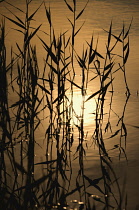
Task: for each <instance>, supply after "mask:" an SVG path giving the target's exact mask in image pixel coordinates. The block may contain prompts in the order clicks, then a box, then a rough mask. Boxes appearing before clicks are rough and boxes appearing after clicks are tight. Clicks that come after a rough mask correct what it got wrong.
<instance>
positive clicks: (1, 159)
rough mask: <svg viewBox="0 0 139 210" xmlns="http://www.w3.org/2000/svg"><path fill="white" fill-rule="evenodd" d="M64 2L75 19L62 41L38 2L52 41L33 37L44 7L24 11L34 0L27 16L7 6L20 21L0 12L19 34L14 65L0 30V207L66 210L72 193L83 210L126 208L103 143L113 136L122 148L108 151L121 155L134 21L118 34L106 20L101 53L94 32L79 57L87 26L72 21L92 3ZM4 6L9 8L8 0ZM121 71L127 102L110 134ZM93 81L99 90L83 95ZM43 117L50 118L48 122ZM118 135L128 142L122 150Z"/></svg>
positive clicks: (1, 27) (124, 132) (27, 0)
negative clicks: (94, 172)
mask: <svg viewBox="0 0 139 210" xmlns="http://www.w3.org/2000/svg"><path fill="white" fill-rule="evenodd" d="M64 2H65V3H66V5H67V7H68V9H69V10H70V12H71V13H72V14H73V20H70V19H68V20H69V22H70V24H71V29H72V30H71V35H69V37H67V36H66V33H67V32H64V33H62V34H60V35H59V36H57V35H56V34H55V30H54V27H53V21H52V15H51V9H50V7H49V8H47V7H46V5H45V3H44V4H43V3H42V4H43V6H44V8H45V12H46V19H47V21H48V23H49V32H47V33H46V32H45V34H47V37H48V36H49V41H48V39H46V40H45V39H44V38H41V36H38V35H37V33H38V32H39V31H40V29H41V25H39V26H38V27H36V28H32V27H31V23H32V20H33V19H34V17H35V14H36V13H37V12H38V11H39V8H40V7H41V6H42V4H41V5H40V6H39V7H38V8H37V9H36V10H35V11H34V12H33V13H32V14H31V15H29V10H30V6H31V3H32V1H30V0H26V11H25V12H24V11H22V10H21V9H19V8H17V7H16V6H14V5H11V4H10V5H11V6H13V7H14V8H15V9H17V10H18V11H20V12H21V13H23V14H24V17H25V20H24V22H23V21H22V20H21V19H20V17H18V16H16V14H13V13H12V15H14V19H12V18H9V17H6V16H4V15H3V16H4V17H5V18H6V19H8V20H9V21H11V22H12V23H14V24H15V26H16V27H18V29H15V31H16V32H15V33H19V34H20V35H22V41H23V42H22V43H20V44H19V43H16V46H17V50H18V53H16V54H14V53H13V49H12V48H11V63H10V64H8V65H7V63H6V61H7V59H6V46H5V22H4V21H2V23H1V25H0V96H1V97H0V109H1V110H0V127H1V128H0V129H1V130H0V131H1V136H0V138H1V139H0V145H1V147H0V153H1V156H0V178H1V181H0V185H1V189H0V193H1V194H2V202H1V203H0V206H1V208H2V209H5V208H6V209H40V208H43V209H55V208H57V209H68V207H70V204H69V200H71V199H70V198H71V197H72V198H73V197H74V194H75V196H76V195H77V194H78V198H79V201H78V200H76V199H74V200H72V204H73V206H78V209H80V210H81V209H88V210H90V209H96V207H95V206H96V205H95V203H96V202H97V203H100V206H101V208H102V209H110V208H112V209H114V208H117V209H122V207H123V206H124V203H123V202H124V195H123V194H122V191H121V188H120V186H119V182H118V178H117V175H116V173H115V171H114V168H113V165H112V160H111V157H110V155H109V150H108V149H107V146H106V144H105V138H104V135H105V134H106V133H107V135H108V139H109V138H115V137H117V139H119V143H117V146H115V147H114V148H112V149H119V151H120V153H119V157H120V155H121V153H122V152H123V153H124V155H125V157H126V152H125V146H126V137H127V129H126V126H125V123H124V113H125V109H126V104H127V102H128V98H129V96H130V90H129V87H128V84H127V80H126V68H125V64H126V62H127V59H128V56H129V31H130V27H131V24H130V26H129V28H128V30H127V31H125V25H124V24H123V28H122V31H121V32H120V34H119V35H118V36H116V35H114V34H113V32H112V22H111V24H110V28H109V31H106V32H107V34H108V40H107V43H106V52H105V55H101V53H100V52H99V49H98V40H97V42H96V43H94V37H93V35H92V38H91V40H90V43H89V42H87V47H86V49H85V47H84V48H83V51H82V54H81V55H79V54H77V52H76V48H75V36H77V35H78V33H79V31H80V30H81V28H82V26H83V24H84V23H83V24H82V25H81V26H80V28H79V29H77V28H76V21H77V20H78V19H79V18H80V17H81V15H82V14H83V12H84V10H85V9H86V7H87V4H88V2H89V1H87V2H86V3H85V6H84V8H83V9H82V10H81V11H80V12H79V13H78V14H77V10H76V8H77V2H76V0H73V6H71V5H70V4H69V3H68V1H66V0H64ZM6 3H7V4H9V3H8V2H7V1H6ZM34 37H38V39H39V40H40V42H41V44H42V46H43V48H44V50H45V55H44V56H45V58H44V69H43V71H42V70H40V68H39V64H38V59H37V50H36V46H33V45H32V40H33V39H34ZM112 39H113V41H112ZM126 40H127V41H126ZM121 43H122V49H123V50H122V56H121V55H118V54H115V51H114V50H115V47H116V46H117V45H118V44H121ZM21 44H22V46H21ZM69 49H70V53H69ZM116 57H120V58H121V63H119V64H118V65H119V67H117V65H116V63H115V58H116ZM75 62H77V64H78V68H79V70H80V72H81V81H80V82H79V83H77V82H75V74H76V69H75ZM120 70H122V71H123V74H124V81H125V85H126V90H127V92H126V94H127V98H126V102H125V105H124V107H123V112H122V115H121V116H118V115H117V119H118V120H117V126H120V128H119V129H118V130H116V131H115V133H114V132H113V128H112V125H111V115H112V113H114V110H113V109H112V103H113V95H114V87H113V81H114V80H116V76H117V75H116V74H117V72H118V71H120ZM9 72H10V77H9ZM7 78H8V79H7ZM94 81H95V82H96V81H97V83H98V89H97V90H96V91H95V92H93V93H92V94H91V95H88V94H89V93H88V86H89V85H90V84H92V85H93V84H94ZM75 88H76V89H77V90H78V92H80V95H81V97H82V102H81V111H80V115H78V114H77V113H76V110H75V109H74V94H75V93H74V90H75ZM10 94H13V97H14V99H13V103H12V104H10V105H9V98H10ZM108 96H109V101H110V103H109V108H108V115H107V116H108V117H107V121H104V117H105V115H106V113H105V104H106V103H105V99H106V97H108ZM92 99H94V101H95V105H96V107H95V108H94V109H95V112H94V113H92V114H93V115H94V116H95V117H94V119H95V129H94V130H92V134H91V139H90V140H88V139H87V138H88V131H87V130H86V127H85V122H84V120H85V117H86V116H85V105H86V103H87V102H88V101H90V100H92ZM14 100H16V101H14ZM10 103H11V102H10ZM115 114H116V113H115ZM42 115H43V118H42V117H41V116H42ZM43 119H47V124H46V123H44V122H45V120H44V122H43ZM43 123H44V124H43ZM92 123H93V118H92ZM42 124H43V125H44V126H45V127H46V129H45V130H46V131H45V134H44V139H45V141H44V145H45V150H46V154H45V156H44V160H43V161H41V162H37V163H36V162H35V152H36V151H37V148H38V147H42V143H41V142H40V140H39V139H36V133H37V132H39V127H40V126H41V125H42ZM90 126H92V125H90ZM109 130H110V133H109ZM118 135H119V137H118ZM77 136H78V144H77V140H76V138H77ZM122 138H124V143H125V145H122ZM86 139H87V140H86ZM90 141H91V142H92V143H93V144H95V145H96V146H97V148H98V154H99V158H100V169H101V177H96V179H91V178H90V177H88V175H87V174H86V170H85V165H84V160H85V159H86V158H87V155H86V154H87V150H88V145H89V142H90ZM74 144H75V145H76V148H75V146H74ZM16 148H17V149H16ZM73 153H74V154H73ZM5 157H6V158H5ZM92 158H93V149H92ZM126 159H127V157H126ZM9 160H10V163H11V167H10V172H9V171H8V170H9V168H8V161H9ZM77 160H78V166H79V168H78V173H77V176H76V175H74V179H75V180H74V181H75V183H76V184H75V186H74V187H72V182H73V181H72V179H73V164H74V161H77ZM41 166H42V172H40V174H42V176H41V177H39V178H38V176H37V174H36V170H37V168H39V170H40V168H41ZM19 174H20V176H19ZM9 180H10V181H9ZM102 183H103V184H102ZM113 185H114V186H115V187H116V189H117V191H118V197H117V196H116V195H115V193H114V190H113ZM91 192H95V194H92V193H91ZM72 204H71V206H72Z"/></svg>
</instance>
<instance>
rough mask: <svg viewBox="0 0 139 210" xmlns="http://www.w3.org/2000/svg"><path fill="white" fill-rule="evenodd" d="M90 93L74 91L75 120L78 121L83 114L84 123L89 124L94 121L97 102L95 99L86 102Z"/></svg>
mask: <svg viewBox="0 0 139 210" xmlns="http://www.w3.org/2000/svg"><path fill="white" fill-rule="evenodd" d="M89 96H90V95H85V96H82V95H81V94H80V92H79V91H77V92H74V93H73V110H74V119H73V120H74V122H75V123H78V122H79V121H80V119H82V116H83V118H84V124H85V125H89V124H92V123H93V122H94V113H95V107H96V102H95V99H94V98H93V99H90V100H89V101H87V102H86V99H87V98H88V97H89Z"/></svg>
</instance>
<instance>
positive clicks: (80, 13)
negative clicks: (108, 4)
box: [76, 0, 89, 20]
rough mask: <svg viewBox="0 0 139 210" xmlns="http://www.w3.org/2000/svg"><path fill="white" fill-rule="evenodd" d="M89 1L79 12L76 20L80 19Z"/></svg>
mask: <svg viewBox="0 0 139 210" xmlns="http://www.w3.org/2000/svg"><path fill="white" fill-rule="evenodd" d="M88 2H89V0H88V1H87V2H86V5H85V6H84V8H83V9H82V10H81V11H80V12H79V14H78V15H77V17H76V20H78V18H79V17H80V16H81V15H82V13H83V12H84V10H85V8H86V6H87V4H88Z"/></svg>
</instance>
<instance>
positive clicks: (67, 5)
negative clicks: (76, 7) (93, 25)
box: [64, 0, 73, 12]
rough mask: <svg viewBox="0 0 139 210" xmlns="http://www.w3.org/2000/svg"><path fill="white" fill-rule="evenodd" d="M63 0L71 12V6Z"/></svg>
mask: <svg viewBox="0 0 139 210" xmlns="http://www.w3.org/2000/svg"><path fill="white" fill-rule="evenodd" d="M64 2H65V3H66V5H67V7H68V8H69V10H70V11H71V12H73V9H72V7H71V6H70V5H69V4H68V3H67V1H66V0H64Z"/></svg>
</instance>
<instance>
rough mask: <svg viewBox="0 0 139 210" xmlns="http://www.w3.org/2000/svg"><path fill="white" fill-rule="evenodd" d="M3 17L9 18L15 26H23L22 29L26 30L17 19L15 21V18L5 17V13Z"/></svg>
mask: <svg viewBox="0 0 139 210" xmlns="http://www.w3.org/2000/svg"><path fill="white" fill-rule="evenodd" d="M3 16H4V17H5V18H7V19H8V20H10V21H11V22H12V23H14V24H15V25H17V26H19V27H20V28H23V29H24V30H26V28H25V26H24V25H23V24H21V23H19V22H17V21H15V20H13V19H11V18H9V17H7V16H5V15H3Z"/></svg>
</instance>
